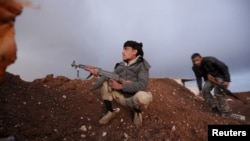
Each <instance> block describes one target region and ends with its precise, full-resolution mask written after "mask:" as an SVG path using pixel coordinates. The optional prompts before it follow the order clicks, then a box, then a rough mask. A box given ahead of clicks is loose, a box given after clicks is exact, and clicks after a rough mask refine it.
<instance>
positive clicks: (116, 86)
mask: <svg viewBox="0 0 250 141" xmlns="http://www.w3.org/2000/svg"><path fill="white" fill-rule="evenodd" d="M109 86H110V87H111V88H112V89H114V90H122V84H121V83H119V82H118V81H116V80H113V79H110V80H109Z"/></svg>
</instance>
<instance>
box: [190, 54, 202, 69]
mask: <svg viewBox="0 0 250 141" xmlns="http://www.w3.org/2000/svg"><path fill="white" fill-rule="evenodd" d="M192 61H193V64H194V65H195V66H197V67H200V66H201V63H202V57H200V56H196V57H195V58H194V59H193V60H192Z"/></svg>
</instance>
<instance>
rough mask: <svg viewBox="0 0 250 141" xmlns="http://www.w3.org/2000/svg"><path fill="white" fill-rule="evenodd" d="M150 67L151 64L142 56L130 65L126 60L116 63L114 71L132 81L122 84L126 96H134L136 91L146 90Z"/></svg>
mask: <svg viewBox="0 0 250 141" xmlns="http://www.w3.org/2000/svg"><path fill="white" fill-rule="evenodd" d="M150 67H151V66H150V64H149V63H148V62H147V61H146V60H145V59H144V58H142V57H138V58H137V60H136V61H135V62H134V63H132V64H130V65H127V64H126V63H125V62H120V63H117V64H116V66H115V70H114V73H116V74H118V75H119V76H120V77H121V78H123V79H125V80H130V81H132V82H129V83H125V84H123V85H122V87H123V89H122V93H123V94H124V96H125V97H129V96H132V95H134V94H135V93H136V92H138V91H144V90H145V89H146V88H147V85H148V80H149V69H150Z"/></svg>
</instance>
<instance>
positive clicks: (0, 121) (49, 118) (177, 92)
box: [0, 73, 250, 141]
mask: <svg viewBox="0 0 250 141" xmlns="http://www.w3.org/2000/svg"><path fill="white" fill-rule="evenodd" d="M96 80H97V79H96V78H93V79H91V80H71V79H69V78H66V77H64V76H57V77H54V76H53V75H52V74H50V75H47V76H46V77H45V78H41V79H36V80H34V81H33V82H25V81H23V80H21V79H20V77H19V76H15V75H13V74H10V73H7V75H6V77H5V81H4V83H2V84H0V112H1V115H0V137H6V136H9V135H14V136H15V137H16V138H17V140H18V141H19V140H20V141H81V140H91V141H104V140H105V141H106V140H107V141H113V140H114V141H118V140H127V141H139V140H141V141H145V140H146V141H155V140H157V141H159V140H162V141H169V140H171V141H172V140H176V141H178V140H181V141H190V140H192V141H203V140H207V125H209V124H249V123H250V122H249V117H250V109H249V107H250V105H249V104H246V105H243V104H242V103H241V102H239V101H237V100H234V99H233V100H232V101H230V105H232V109H233V112H235V113H240V114H244V115H246V121H241V120H236V119H232V118H222V117H218V116H216V115H214V114H212V113H210V111H209V109H208V107H207V106H206V105H205V104H204V101H202V100H201V99H199V98H197V97H195V96H194V95H193V94H192V93H191V92H190V91H189V90H188V89H186V88H185V87H183V86H181V85H179V84H177V83H176V82H175V81H173V80H172V79H168V78H157V79H153V78H152V79H150V82H149V87H148V90H150V91H151V92H152V94H153V102H152V104H151V105H150V106H149V109H148V110H147V111H145V112H144V113H143V120H144V121H143V126H142V127H141V128H139V129H138V128H136V127H135V126H134V124H133V122H132V115H133V114H132V112H131V111H130V110H129V109H126V108H123V107H121V106H120V105H117V104H115V103H114V108H116V107H118V108H120V112H119V113H118V114H117V116H116V118H114V119H113V120H112V121H111V122H110V123H109V124H108V125H102V126H101V125H99V124H98V120H99V119H100V118H101V117H102V115H103V114H104V113H105V112H106V111H105V109H104V106H103V103H102V100H101V97H100V92H99V90H98V89H97V90H91V89H90V87H91V85H92V83H94V82H95V81H96ZM239 95H240V97H241V98H244V99H245V100H248V101H250V95H249V93H240V94H239ZM242 107H244V108H242ZM80 128H81V129H80Z"/></svg>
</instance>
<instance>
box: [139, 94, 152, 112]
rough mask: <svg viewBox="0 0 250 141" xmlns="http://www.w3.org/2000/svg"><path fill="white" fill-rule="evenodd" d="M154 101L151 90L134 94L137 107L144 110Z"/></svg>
mask: <svg viewBox="0 0 250 141" xmlns="http://www.w3.org/2000/svg"><path fill="white" fill-rule="evenodd" d="M152 101H153V96H152V93H151V92H145V91H139V92H137V93H136V94H135V96H134V104H135V108H137V109H140V110H144V109H147V107H148V105H149V104H150V103H151V102H152Z"/></svg>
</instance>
